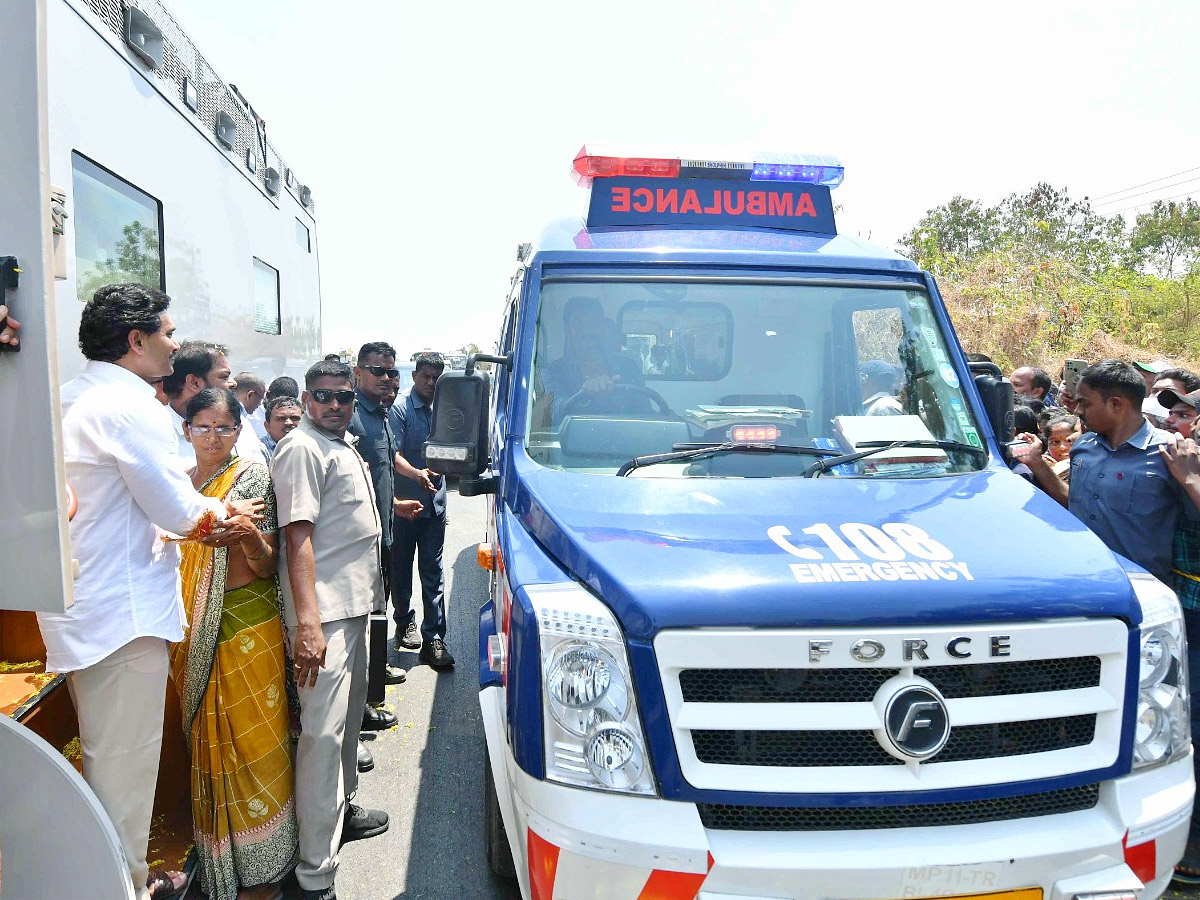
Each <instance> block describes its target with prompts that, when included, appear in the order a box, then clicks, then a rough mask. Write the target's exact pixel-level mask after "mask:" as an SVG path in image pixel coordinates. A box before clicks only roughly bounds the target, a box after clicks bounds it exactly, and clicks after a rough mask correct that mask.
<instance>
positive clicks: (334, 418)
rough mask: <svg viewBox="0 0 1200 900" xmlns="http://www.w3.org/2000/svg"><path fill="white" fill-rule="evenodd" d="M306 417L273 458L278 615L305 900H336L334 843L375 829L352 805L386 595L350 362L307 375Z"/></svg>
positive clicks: (373, 815) (380, 824)
mask: <svg viewBox="0 0 1200 900" xmlns="http://www.w3.org/2000/svg"><path fill="white" fill-rule="evenodd" d="M304 384H305V388H306V390H305V391H304V394H303V396H302V397H301V402H302V403H303V404H304V418H303V419H302V420H301V422H300V424H299V425H298V426H297V427H296V428H295V429H294V430H292V431H291V432H289V433H288V434H286V435H285V436H284V438H283V440H281V441H280V442H279V446H278V447H276V449H275V455H274V456H273V457H272V459H271V478H272V481H273V482H274V484H275V497H276V500H277V501H278V507H277V508H278V515H279V525H280V527H281V528H282V530H283V540H282V546H281V547H280V567H279V568H280V575H281V578H280V582H281V587H282V588H283V602H284V623H285V624H286V625H287V629H288V635H289V637H290V638H291V643H292V657H293V660H294V662H295V672H294V673H293V674H294V675H295V680H296V685H297V687H298V688H299V693H300V724H301V734H300V741H299V743H298V744H297V746H296V817H297V820H298V822H299V826H300V860H299V863H298V864H297V866H296V878H297V880H298V881H299V882H300V887H301V889H302V890H301V892H300V896H301V897H302V898H303V900H334V898H335V892H334V888H333V883H334V876H335V875H336V874H337V865H338V848H339V847H340V846H341V844H342V843H344V842H346V841H353V840H359V839H362V838H368V837H373V836H375V835H377V834H382V833H383V832H384V831H386V830H387V828H388V817H387V814H386V813H384V812H382V811H380V810H373V809H363V808H362V807H360V806H356V805H354V804H353V803H350V800H349V798H350V796H351V795H352V794H353V793H354V792H355V791H356V790H357V789H358V740H357V738H358V725H359V722H360V721H361V716H362V710H363V705H364V704H365V703H366V700H367V616H368V614H369V613H370V612H371V610H372V609H377V608H378V607H379V605H380V604H381V603H382V601H383V579H382V577H381V575H380V570H379V561H380V553H381V549H382V548H381V544H380V522H379V509H378V507H377V506H376V504H375V491H374V488H373V487H372V484H371V473H370V470H369V469H368V468H367V465H366V463H365V462H364V461H363V459H362V457H360V456H359V455H358V452H357V451H356V450H355V449H354V443H355V438H354V436H353V435H348V434H347V433H346V430H347V428H348V426H349V424H350V418H351V416H352V415H353V412H354V401H355V394H354V388H353V383H352V380H351V372H350V367H349V366H347V365H346V364H345V363H342V362H338V361H330V360H326V361H322V362H319V363H317V364H316V365H314V366H313V367H312V368H311V369H309V370H308V372H307V373H306V374H305V376H304Z"/></svg>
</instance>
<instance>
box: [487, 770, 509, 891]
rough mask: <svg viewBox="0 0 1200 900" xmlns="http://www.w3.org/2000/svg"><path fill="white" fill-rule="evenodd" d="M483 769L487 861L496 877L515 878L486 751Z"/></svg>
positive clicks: (506, 834)
mask: <svg viewBox="0 0 1200 900" xmlns="http://www.w3.org/2000/svg"><path fill="white" fill-rule="evenodd" d="M483 770H484V797H483V803H484V811H483V829H484V841H485V843H486V844H487V861H488V865H489V866H490V867H491V870H492V873H493V874H494V875H496V877H497V878H510V879H511V878H516V877H517V866H516V863H514V862H513V856H512V848H511V847H510V846H509V844H508V833H507V832H506V831H505V830H504V819H503V818H502V817H501V815H500V799H499V797H497V795H496V782H495V780H494V779H493V778H492V767H491V765H490V763H489V761H488V759H487V755H486V753H485V754H484V760H483Z"/></svg>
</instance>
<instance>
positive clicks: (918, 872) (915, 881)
mask: <svg viewBox="0 0 1200 900" xmlns="http://www.w3.org/2000/svg"><path fill="white" fill-rule="evenodd" d="M1000 867H1004V868H1007V866H1006V865H1005V864H1003V863H1000V864H996V866H995V867H993V866H989V865H986V864H985V865H980V866H927V867H921V868H912V869H909V870H908V871H907V872H905V875H904V878H903V880H902V881H901V884H900V890H899V891H898V894H897V896H896V897H895V898H892V900H934V898H938V900H1042V889H1041V888H1040V887H1036V888H1018V889H1017V890H1012V891H985V892H981V891H979V890H978V889H979V888H980V887H985V886H986V885H987V884H988V883H989V882H990V883H991V884H995V883H996V879H997V875H999V874H1000V872H999V868H1000ZM973 888H974V890H972V889H973Z"/></svg>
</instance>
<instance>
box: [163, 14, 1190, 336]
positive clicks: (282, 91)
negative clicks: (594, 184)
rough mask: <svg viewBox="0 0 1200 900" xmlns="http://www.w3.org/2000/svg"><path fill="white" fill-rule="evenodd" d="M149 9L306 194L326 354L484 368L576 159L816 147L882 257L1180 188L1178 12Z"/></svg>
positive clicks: (852, 223) (1183, 77) (839, 197)
mask: <svg viewBox="0 0 1200 900" xmlns="http://www.w3.org/2000/svg"><path fill="white" fill-rule="evenodd" d="M165 2H166V3H167V5H168V7H169V8H170V9H171V10H172V11H173V12H174V13H175V15H176V16H177V18H178V19H179V21H180V24H181V25H182V26H183V27H184V29H185V30H186V31H187V32H188V34H189V35H190V36H191V37H192V39H193V41H195V43H196V44H197V45H198V46H199V48H200V50H201V52H202V53H203V54H204V55H205V56H206V57H207V58H208V60H209V62H210V64H211V65H212V66H213V67H214V68H215V69H216V70H217V72H218V73H219V74H220V75H221V77H222V78H224V79H225V81H226V82H234V83H236V84H237V85H238V87H239V88H240V89H241V90H242V92H243V94H244V95H245V96H246V97H247V98H248V99H249V100H250V102H251V103H252V104H253V105H254V107H255V109H256V110H257V111H258V113H259V115H261V116H262V117H263V118H265V119H266V121H267V134H268V137H269V138H270V139H271V141H272V142H273V143H274V144H275V145H276V146H277V147H278V148H279V150H280V152H281V153H282V154H283V155H284V157H285V158H286V159H287V160H288V163H289V164H290V165H291V166H292V167H293V168H294V169H295V170H296V172H297V174H298V176H299V177H300V179H301V180H302V181H303V182H305V183H306V184H309V185H311V187H312V189H313V196H314V199H315V201H316V204H317V223H318V224H317V228H318V242H319V251H320V261H321V287H322V298H323V302H324V319H325V340H324V343H325V347H326V349H333V348H335V347H345V346H355V347H356V346H357V345H358V344H359V343H361V342H363V341H365V340H376V339H385V340H390V341H392V343H394V344H395V345H396V346H397V347H398V348H399V349H400V350H401V351H402V352H404V351H406V350H410V349H411V350H415V349H420V348H421V347H425V346H429V347H434V348H438V349H443V350H451V349H455V348H457V347H460V346H462V345H463V344H465V343H467V342H472V341H473V342H475V343H478V344H479V345H480V346H482V347H483V348H484V349H490V346H491V344H492V342H493V341H494V340H495V339H496V336H497V331H498V329H499V322H500V315H501V312H502V302H503V298H504V294H505V290H506V288H507V285H508V279H509V276H510V275H511V273H512V270H513V268H514V267H515V263H516V247H517V244H518V243H519V242H521V241H527V240H533V239H534V238H536V236H537V234H538V233H539V232H540V230H541V228H542V227H543V225H544V224H545V223H546V222H547V221H549V220H552V219H555V218H559V217H562V216H576V217H578V216H579V215H581V213H582V210H583V206H584V203H585V199H586V193H585V191H584V190H582V189H581V188H578V187H576V186H575V184H574V183H573V182H572V180H571V178H570V176H569V174H568V173H569V167H570V163H571V160H572V159H573V158H574V156H575V153H576V152H577V151H578V149H579V147H580V146H581V145H582V144H584V143H585V142H590V143H597V142H618V143H620V144H621V145H622V146H634V147H638V146H642V145H649V146H660V145H662V144H664V143H665V144H668V145H671V146H676V147H681V148H685V149H688V148H693V147H696V148H700V147H706V146H712V145H718V146H727V145H739V146H749V147H751V148H761V149H763V150H774V151H780V152H809V153H831V154H834V155H837V156H839V157H840V158H841V160H842V162H843V163H844V164H845V166H846V180H845V183H844V184H843V185H842V186H841V187H840V188H838V189H837V190H836V191H835V192H834V200H835V201H836V202H838V203H840V204H841V205H842V207H843V212H842V213H841V214H840V216H839V219H838V225H839V229H840V230H841V231H842V232H843V233H853V234H859V235H861V236H863V237H869V238H870V239H872V240H873V241H875V242H877V243H880V244H883V245H885V246H892V245H893V243H894V241H895V240H896V239H897V238H898V237H899V236H900V235H901V234H903V233H904V232H905V231H906V230H907V229H908V228H909V227H911V226H912V224H913V223H914V222H915V221H916V220H917V219H918V218H919V217H920V216H921V215H922V214H923V213H924V212H925V210H927V209H929V208H930V207H933V206H935V205H937V204H939V203H942V202H944V201H945V200H947V199H949V198H950V197H951V196H952V195H954V194H956V193H959V194H963V195H965V196H968V197H974V198H977V199H980V200H983V201H984V202H987V203H994V202H996V201H998V200H999V199H1001V198H1002V197H1004V196H1005V195H1007V194H1009V193H1011V192H1014V191H1016V192H1023V191H1025V190H1027V189H1028V188H1030V187H1032V186H1033V185H1034V184H1035V183H1037V182H1038V181H1048V182H1050V183H1052V184H1053V185H1055V186H1057V187H1065V188H1067V189H1068V190H1069V191H1070V193H1071V194H1072V196H1085V195H1086V196H1090V197H1093V198H1101V199H1107V200H1108V201H1109V202H1108V203H1107V204H1105V205H1102V206H1100V207H1099V209H1100V211H1101V212H1105V213H1116V212H1118V211H1120V210H1126V208H1127V207H1130V206H1132V205H1133V204H1136V203H1149V202H1151V201H1153V200H1154V199H1155V198H1156V197H1161V198H1167V197H1174V196H1177V195H1181V194H1185V193H1187V192H1188V190H1189V189H1193V188H1194V189H1196V192H1197V195H1200V117H1198V116H1196V115H1195V114H1194V110H1195V106H1196V101H1197V99H1198V98H1200V66H1197V65H1196V63H1195V59H1196V49H1195V48H1196V46H1197V45H1198V44H1200V4H1198V3H1195V2H1173V3H1171V2H1162V3H1147V4H1130V3H1112V2H1087V3H1083V2H1076V3H1057V2H1047V0H1041V2H1037V3H1025V2H1006V3H988V4H984V3H963V2H955V3H886V4H884V3H880V4H868V3H853V2H843V0H838V2H832V0H830V2H826V3H816V2H810V0H803V2H801V0H793V2H747V0H737V2H734V0H728V2H715V0H710V2H691V3H688V2H675V0H640V2H607V3H596V2H591V3H574V2H568V0H555V2H545V3H524V2H511V3H495V2H490V3H483V2H466V3H462V2H460V3H413V2H406V3H400V2H371V0H354V2H345V0H343V2H341V3H330V2H327V0H324V2H318V0H253V2H249V0H165ZM1192 169H1197V171H1191V172H1188V173H1187V174H1185V175H1181V176H1180V177H1178V178H1171V179H1164V180H1161V181H1157V182H1156V183H1155V184H1152V185H1149V186H1147V187H1146V188H1140V189H1139V190H1143V191H1146V190H1150V191H1152V192H1151V193H1149V194H1145V195H1140V196H1139V195H1138V191H1128V190H1127V191H1126V192H1125V193H1124V194H1120V195H1118V196H1116V197H1112V196H1108V197H1106V195H1111V194H1113V192H1118V191H1122V190H1124V189H1130V188H1132V187H1133V186H1135V185H1139V184H1141V183H1143V182H1147V181H1151V180H1152V179H1160V178H1161V177H1162V176H1168V175H1171V174H1172V173H1176V172H1181V171H1184V170H1192ZM1189 179H1190V180H1189ZM1136 211H1137V210H1128V211H1127V214H1132V213H1135V212H1136Z"/></svg>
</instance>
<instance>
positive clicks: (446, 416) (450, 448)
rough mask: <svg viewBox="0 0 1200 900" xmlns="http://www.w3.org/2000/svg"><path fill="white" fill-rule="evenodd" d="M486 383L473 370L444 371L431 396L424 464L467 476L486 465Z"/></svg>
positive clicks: (476, 472)
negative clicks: (430, 412) (431, 403)
mask: <svg viewBox="0 0 1200 900" xmlns="http://www.w3.org/2000/svg"><path fill="white" fill-rule="evenodd" d="M487 442H488V383H487V379H486V378H484V377H483V376H482V375H478V374H476V373H475V372H471V373H470V374H468V373H467V372H453V371H450V372H446V373H445V374H444V375H442V377H441V378H439V379H438V382H437V388H436V389H435V390H434V395H433V418H432V420H431V422H430V426H429V440H427V441H426V442H425V465H427V466H428V467H429V468H430V469H432V470H433V471H435V472H439V473H441V474H442V475H458V476H462V477H466V478H470V477H473V476H476V475H478V474H480V473H481V472H482V471H483V470H484V469H485V468H487V464H488V444H487Z"/></svg>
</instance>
